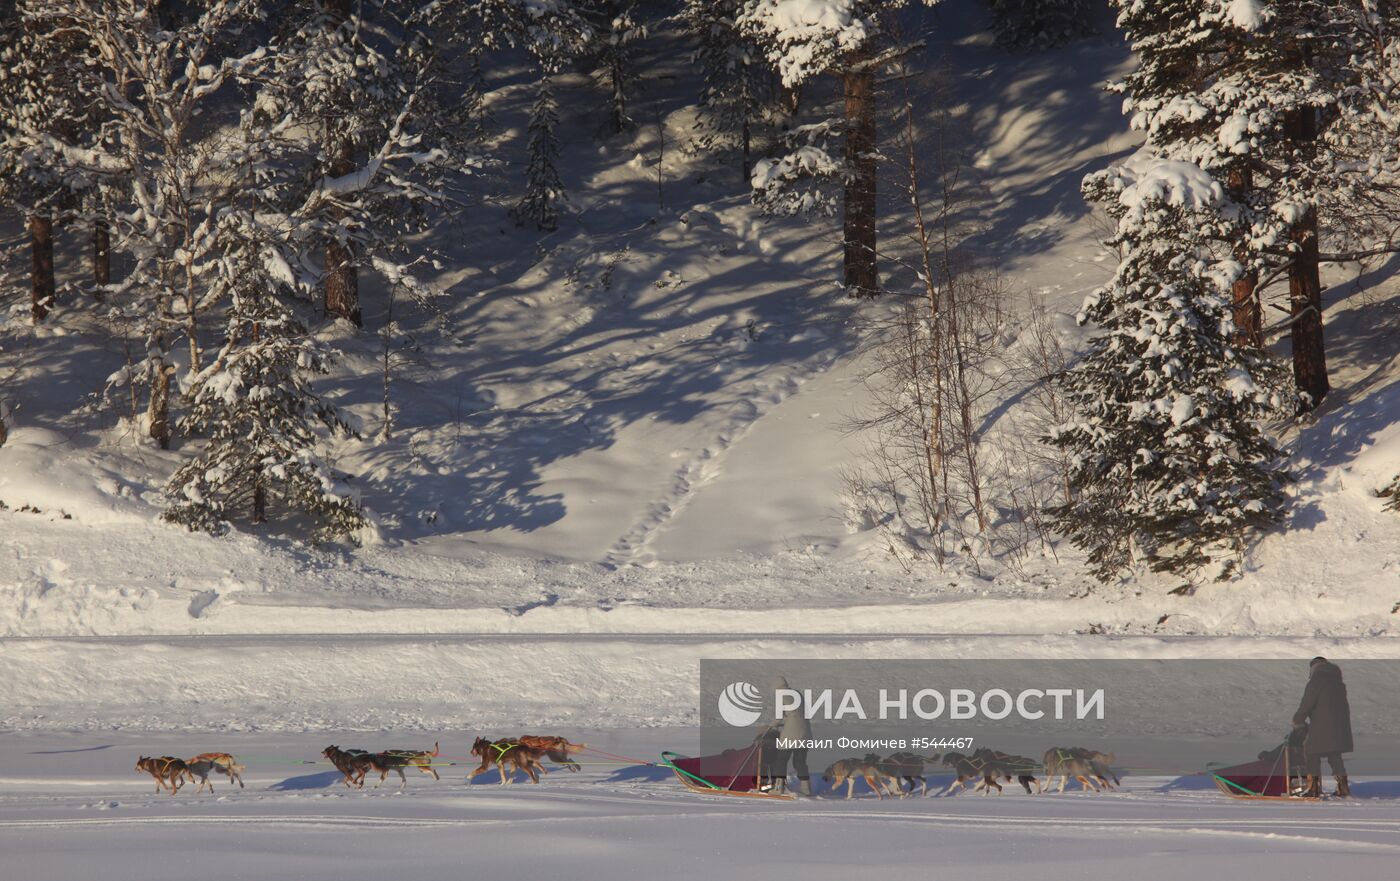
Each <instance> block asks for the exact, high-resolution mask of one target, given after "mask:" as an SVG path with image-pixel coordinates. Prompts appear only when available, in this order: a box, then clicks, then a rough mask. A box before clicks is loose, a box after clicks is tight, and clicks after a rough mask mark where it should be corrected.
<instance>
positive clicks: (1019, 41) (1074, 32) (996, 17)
mask: <svg viewBox="0 0 1400 881" xmlns="http://www.w3.org/2000/svg"><path fill="white" fill-rule="evenodd" d="M987 5H988V6H989V7H990V8H991V11H992V31H993V33H995V34H996V38H997V42H998V43H1000V44H1001V45H1003V46H1008V47H1012V48H1016V49H1048V48H1050V47H1053V46H1063V45H1065V44H1066V43H1072V42H1074V41H1075V40H1077V39H1079V38H1080V37H1084V36H1088V35H1089V34H1092V33H1093V32H1094V20H1093V4H1091V3H1090V2H1089V0H988V2H987Z"/></svg>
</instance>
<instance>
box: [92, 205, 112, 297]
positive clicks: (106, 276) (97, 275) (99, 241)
mask: <svg viewBox="0 0 1400 881" xmlns="http://www.w3.org/2000/svg"><path fill="white" fill-rule="evenodd" d="M92 280H93V282H94V283H95V284H96V285H97V290H96V297H97V301H98V302H99V303H100V302H101V301H102V288H103V286H105V285H108V284H111V283H112V229H111V227H110V226H108V225H107V221H106V220H104V219H102V218H98V219H97V220H94V221H93V222H92Z"/></svg>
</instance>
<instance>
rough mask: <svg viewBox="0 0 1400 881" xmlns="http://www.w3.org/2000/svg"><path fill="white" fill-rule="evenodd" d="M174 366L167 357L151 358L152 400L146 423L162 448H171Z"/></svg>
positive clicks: (147, 410) (152, 437)
mask: <svg viewBox="0 0 1400 881" xmlns="http://www.w3.org/2000/svg"><path fill="white" fill-rule="evenodd" d="M174 369H175V368H174V367H171V366H170V365H168V364H166V363H165V358H163V357H162V356H160V355H155V356H153V357H152V358H151V402H150V405H149V406H148V407H147V408H146V423H147V426H148V430H149V433H150V436H151V439H152V440H154V441H155V442H156V443H157V444H158V445H159V446H160V448H161V449H162V450H168V449H170V374H171V373H172V372H173V371H174Z"/></svg>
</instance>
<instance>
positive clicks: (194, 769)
mask: <svg viewBox="0 0 1400 881" xmlns="http://www.w3.org/2000/svg"><path fill="white" fill-rule="evenodd" d="M246 770H248V768H247V767H246V766H245V765H240V764H239V763H238V760H237V759H235V758H234V757H233V756H231V755H229V754H228V753H200V754H199V755H197V756H195V757H194V758H192V759H186V760H185V771H186V773H187V774H189V777H190V780H191V782H193V781H195V780H198V781H199V788H198V789H196V790H195V793H200V792H203V791H204V787H206V786H207V787H209V791H210V792H213V791H214V784H212V783H210V782H209V775H210V774H211V773H214V774H223V775H224V776H225V777H227V778H228V782H229V783H230V784H233V783H237V784H238V788H239V789H242V788H243V772H244V771H246Z"/></svg>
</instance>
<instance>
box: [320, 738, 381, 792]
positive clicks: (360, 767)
mask: <svg viewBox="0 0 1400 881" xmlns="http://www.w3.org/2000/svg"><path fill="white" fill-rule="evenodd" d="M321 755H323V756H325V757H326V760H327V761H329V762H330V763H331V764H332V765H334V766H335V769H336V770H337V771H339V772H340V773H341V774H343V775H344V776H345V780H344V783H345V786H346V788H349V787H352V786H353V787H358V788H360V789H364V788H365V774H367V773H369V770H370V766H371V765H372V764H373V759H372V758H371V757H370V754H369V753H367V752H365V751H364V750H362V749H341V748H340V747H338V746H328V747H326V748H325V749H324V750H322V751H321Z"/></svg>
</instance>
